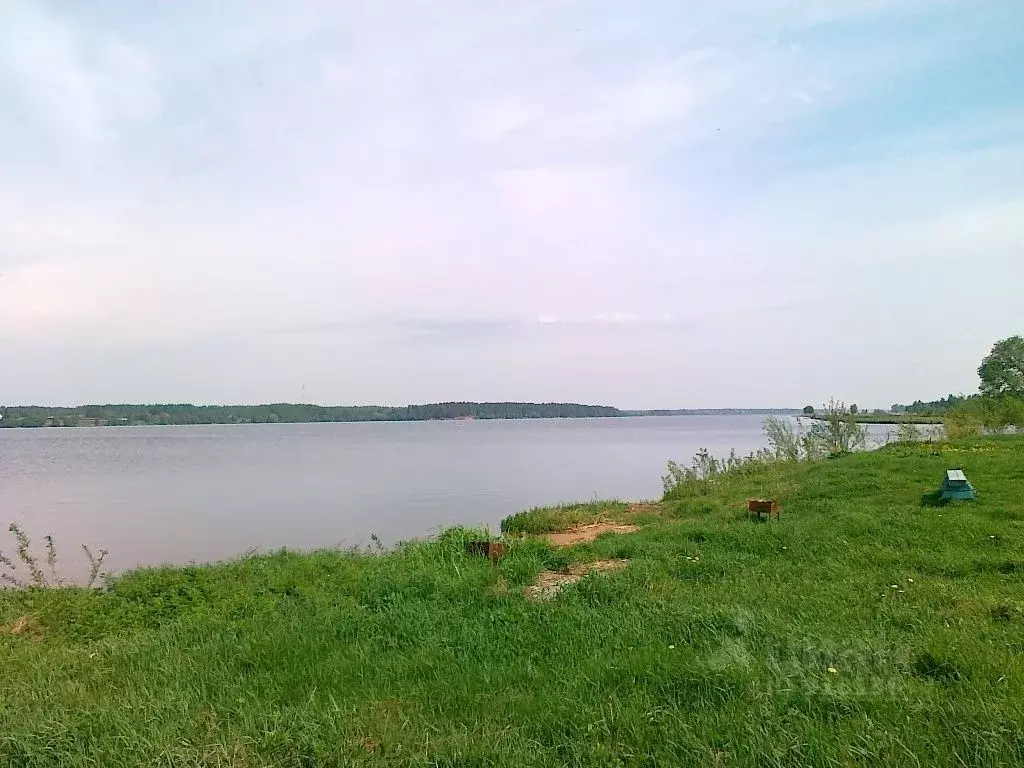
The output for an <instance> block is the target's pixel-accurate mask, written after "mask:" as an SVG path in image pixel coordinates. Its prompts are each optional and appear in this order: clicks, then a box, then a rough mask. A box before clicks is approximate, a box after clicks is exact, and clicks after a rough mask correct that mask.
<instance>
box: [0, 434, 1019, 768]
mask: <svg viewBox="0 0 1024 768" xmlns="http://www.w3.org/2000/svg"><path fill="white" fill-rule="evenodd" d="M951 466H963V467H964V469H965V471H966V473H967V475H968V477H969V478H970V480H971V482H972V483H973V484H974V486H975V487H976V488H977V489H978V492H979V494H980V497H979V500H978V501H977V502H975V503H955V504H952V505H949V506H936V502H935V500H934V498H933V496H932V492H933V491H934V490H935V489H936V488H937V487H938V485H939V483H940V481H941V479H942V472H943V470H945V469H946V468H948V467H951ZM773 472H775V473H776V474H777V475H778V477H774V478H771V479H770V480H766V478H765V477H764V476H761V475H757V474H751V475H749V476H745V477H742V476H741V477H730V478H726V479H725V480H724V481H723V482H721V483H719V484H717V485H716V487H714V488H713V489H712V491H711V493H710V494H708V495H706V496H703V495H700V494H697V493H694V494H692V495H685V494H683V493H680V494H679V495H678V496H676V497H674V498H671V499H669V500H667V501H666V502H665V504H664V508H663V514H662V515H661V516H652V517H651V518H650V520H649V521H648V523H649V524H647V525H645V526H644V527H643V528H642V529H641V531H640V532H638V533H635V534H629V535H609V536H606V537H603V538H601V539H598V540H597V541H595V542H592V543H590V544H586V545H581V546H578V547H576V548H573V549H572V550H569V552H568V555H569V556H570V557H572V558H573V559H575V560H589V559H596V558H618V557H624V558H629V559H630V560H631V564H630V566H629V567H628V568H627V569H625V570H623V571H619V572H615V573H611V574H607V575H602V576H592V577H588V578H585V579H583V580H582V581H580V582H579V583H578V584H575V585H572V586H569V587H567V588H566V589H565V590H564V592H563V593H562V594H561V595H560V596H559V597H557V598H556V599H554V600H551V601H549V602H530V601H527V600H525V599H524V598H523V597H522V595H521V587H523V586H524V585H525V584H527V583H529V582H530V581H531V580H532V579H533V578H534V577H535V576H536V574H537V573H538V572H539V571H540V570H541V569H542V568H544V567H547V564H548V563H549V562H551V561H557V560H558V559H559V555H560V554H562V553H554V552H552V551H551V550H550V548H549V547H547V546H546V545H544V544H542V543H539V542H538V541H536V540H531V539H524V540H517V541H514V542H513V543H512V544H511V552H510V554H509V556H508V557H507V558H505V559H504V560H503V561H502V562H501V563H500V564H499V565H498V566H497V567H494V566H492V565H491V564H490V563H488V562H487V561H484V560H480V559H471V558H468V557H467V556H466V555H465V554H464V552H463V547H462V539H463V537H464V536H465V535H466V534H465V533H464V532H462V531H458V530H456V531H452V532H448V533H446V534H444V535H443V536H442V537H441V539H440V540H438V541H434V542H431V543H418V544H412V545H408V546H405V547H403V548H402V549H401V550H400V551H398V552H397V553H394V554H389V555H384V556H376V557H375V556H367V555H356V554H352V553H344V552H317V553H312V554H305V555H300V554H291V553H278V554H274V555H269V556H260V557H252V558H248V559H245V560H240V561H238V562H234V563H228V564H223V565H218V566H209V567H190V568H174V569H154V570H142V571H137V572H135V573H132V574H128V575H126V576H124V577H123V578H121V579H120V580H118V581H117V582H115V583H114V584H113V585H112V586H110V587H109V588H108V589H106V590H104V591H97V592H85V591H81V590H28V591H8V592H4V593H2V594H0V623H3V624H6V625H9V624H10V623H11V622H13V621H14V620H15V619H17V618H18V617H20V616H24V615H30V616H33V617H35V618H36V619H37V620H38V623H39V628H40V631H41V633H42V636H43V639H42V640H41V641H38V642H36V641H33V640H32V639H30V638H29V637H27V636H24V635H18V636H10V635H0V654H2V658H3V666H2V668H0V765H3V766H18V767H23V766H115V765H116V766H136V765H140V766H141V765H145V766H239V767H241V766H247V767H251V766H278V767H282V768H291V767H293V766H294V767H295V768H299V767H300V766H301V767H303V768H310V767H312V766H343V765H377V766H393V765H411V766H412V765H415V766H431V765H437V766H485V765H486V766H490V765H501V766H563V765H580V766H618V765H637V766H689V765H694V766H728V767H730V768H732V767H734V766H744V767H746V766H750V767H753V766H794V768H795V767H796V766H886V767H888V766H928V767H931V766H961V767H962V766H985V767H986V768H994V767H996V766H1020V765H1022V764H1024V544H1022V541H1021V533H1022V529H1024V438H992V439H979V440H974V441H968V442H959V443H955V444H953V445H951V446H946V447H943V448H941V449H940V448H937V447H936V446H932V445H893V446H889V447H888V448H886V449H883V450H881V451H878V452H875V453H870V454H858V455H852V456H847V457H844V458H839V459H834V460H828V461H823V462H820V463H817V464H813V465H782V466H779V467H777V468H775V469H774V470H773ZM767 482H770V483H771V484H773V487H778V488H784V489H786V491H785V493H784V495H783V498H782V502H783V512H782V521H781V523H777V522H771V523H756V522H752V521H750V520H748V519H747V517H746V515H745V513H744V511H743V503H742V502H743V499H745V498H746V497H747V496H751V495H760V490H761V489H762V488H764V487H765V484H766V483H767ZM687 558H689V559H687ZM698 558H699V559H698ZM893 585H895V587H894V586H893ZM831 670H834V671H831Z"/></svg>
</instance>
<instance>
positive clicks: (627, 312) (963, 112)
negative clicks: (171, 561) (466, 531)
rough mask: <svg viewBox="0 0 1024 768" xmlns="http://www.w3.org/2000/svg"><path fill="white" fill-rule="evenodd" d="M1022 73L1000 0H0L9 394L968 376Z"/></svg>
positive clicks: (1021, 268)
mask: <svg viewBox="0 0 1024 768" xmlns="http://www.w3.org/2000/svg"><path fill="white" fill-rule="evenodd" d="M1022 72H1024V6H1022V5H1021V4H1020V3H1018V2H1009V1H1002V2H1000V1H995V0H981V1H978V0H976V1H975V2H971V3H968V2H958V1H957V0H929V1H928V2H925V1H924V0H863V2H856V0H849V1H847V2H839V0H819V1H818V2H813V3H811V2H798V0H746V1H745V2H743V1H741V0H720V2H717V3H714V4H709V3H698V2H688V1H684V2H671V3H670V2H640V3H632V4H628V5H627V4H624V3H618V2H614V3H613V2H582V1H580V2H576V1H569V0H544V1H543V2H540V1H538V2H519V3H514V4H498V3H480V2H469V1H468V0H465V1H460V2H443V1H440V2H430V3H427V2H401V3H398V2H385V1H384V0H374V2H350V3H344V4H340V3H314V2H305V3H304V2H294V3H270V2H265V3H264V2H251V1H247V2H240V1H239V2H221V3H216V4H213V3H203V2H175V3H159V4H156V3H144V4H138V3H126V2H102V1H101V0H94V1H93V2H90V3H71V2H64V3H56V2H51V3H45V2H20V1H15V2H7V3H5V4H4V5H3V6H2V7H0V147H2V154H0V345H2V348H3V350H4V363H3V365H2V366H0V402H5V403H26V402H45V403H54V404H57V403H77V402H85V401H90V402H93V401H100V402H108V401H133V402H138V401H195V402H259V401H280V400H298V399H300V398H302V397H303V396H304V397H305V398H306V399H308V400H311V401H318V402H324V403H367V402H380V403H406V402H425V401H433V400H449V399H477V400H499V399H515V400H574V401H584V402H606V403H611V404H615V405H620V406H623V407H673V406H674V407H686V406H694V407H698V406H707V407H712V406H741V405H749V406H759V405H764V406H767V405H801V404H803V403H805V402H814V403H817V402H821V401H823V400H826V399H828V398H830V397H832V396H835V397H838V398H843V399H846V400H848V401H850V400H852V401H856V402H858V403H861V404H862V405H865V404H866V405H888V404H889V403H892V402H894V401H905V400H912V399H915V398H917V397H931V396H938V395H941V394H945V393H947V392H950V391H973V390H974V389H975V388H976V376H975V368H976V367H977V364H978V362H979V361H980V359H981V357H982V356H983V355H984V354H985V353H986V351H987V349H988V348H989V347H990V346H991V344H992V343H993V342H994V341H995V340H996V339H998V338H1002V337H1005V336H1008V335H1011V334H1014V333H1020V332H1022V331H1024V302H1022V301H1021V293H1022V289H1024V81H1022V79H1021V73H1022Z"/></svg>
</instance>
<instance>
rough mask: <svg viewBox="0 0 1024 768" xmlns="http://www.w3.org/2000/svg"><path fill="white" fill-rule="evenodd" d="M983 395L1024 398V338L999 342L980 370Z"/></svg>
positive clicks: (983, 361)
mask: <svg viewBox="0 0 1024 768" xmlns="http://www.w3.org/2000/svg"><path fill="white" fill-rule="evenodd" d="M978 376H980V377H981V394H983V395H986V396H987V397H1001V396H1004V395H1009V396H1011V397H1021V398H1024V337H1022V336H1011V337H1010V338H1008V339H1003V340H1002V341H997V342H996V343H995V345H993V347H992V351H991V352H990V353H989V354H988V356H987V357H986V358H985V359H984V360H982V361H981V367H980V368H978Z"/></svg>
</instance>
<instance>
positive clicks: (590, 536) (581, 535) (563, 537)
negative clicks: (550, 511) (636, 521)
mask: <svg viewBox="0 0 1024 768" xmlns="http://www.w3.org/2000/svg"><path fill="white" fill-rule="evenodd" d="M639 530H640V529H639V528H638V527H637V526H635V525H627V524H620V523H591V524H590V525H579V526H577V527H575V528H570V529H569V530H567V531H560V532H558V533H546V534H544V537H543V538H544V540H545V541H547V542H548V543H549V544H551V545H552V546H555V547H571V546H572V545H573V544H584V543H586V542H588V541H593V540H594V539H596V538H597V537H598V536H600V535H602V534H604V533H633V532H634V531H639Z"/></svg>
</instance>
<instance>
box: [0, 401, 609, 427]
mask: <svg viewBox="0 0 1024 768" xmlns="http://www.w3.org/2000/svg"><path fill="white" fill-rule="evenodd" d="M622 415H625V413H624V412H623V411H620V410H619V409H617V408H612V407H610V406H604V405H580V404H577V403H512V402H508V403H472V402H450V403H428V404H426V405H406V406H379V405H357V406H347V405H342V406H324V405H308V404H298V403H272V404H268V405H192V404H190V403H180V404H161V405H127V404H121V405H84V406H77V407H52V408H51V407H46V406H8V407H2V408H0V417H2V418H0V427H65V426H66V427H77V426H137V425H146V424H155V425H157V424H158V425H171V424H294V423H316V422H353V421H356V422H358V421H430V420H440V419H557V418H563V419H565V418H568V419H572V418H594V417H614V416H622Z"/></svg>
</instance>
